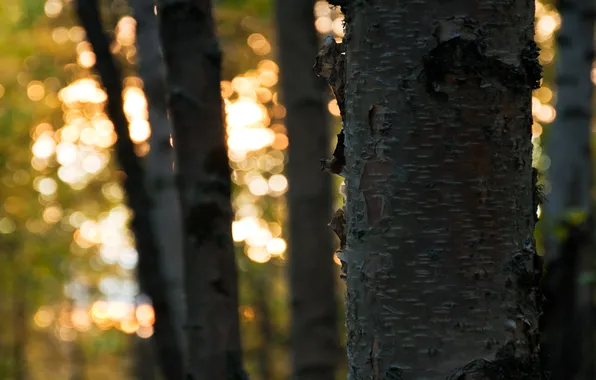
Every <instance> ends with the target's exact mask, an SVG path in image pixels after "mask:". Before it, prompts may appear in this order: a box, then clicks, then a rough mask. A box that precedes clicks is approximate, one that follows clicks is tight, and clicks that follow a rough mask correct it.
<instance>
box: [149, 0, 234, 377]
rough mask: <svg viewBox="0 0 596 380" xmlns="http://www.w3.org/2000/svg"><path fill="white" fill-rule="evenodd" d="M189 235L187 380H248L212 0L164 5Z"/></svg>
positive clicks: (170, 0) (178, 163)
mask: <svg viewBox="0 0 596 380" xmlns="http://www.w3.org/2000/svg"><path fill="white" fill-rule="evenodd" d="M158 6H159V9H158V18H159V20H160V34H161V41H162V46H163V52H164V58H165V63H166V68H167V82H168V93H169V106H170V111H171V117H172V124H173V129H174V150H175V152H176V160H175V161H176V169H177V175H178V189H179V193H180V202H181V205H182V213H183V225H184V232H185V240H184V254H185V289H186V295H187V302H186V304H187V318H186V321H187V322H186V336H187V340H188V350H189V352H188V366H187V374H186V379H188V380H200V379H212V380H220V379H222V380H223V379H236V378H242V377H244V376H245V375H244V371H243V369H242V359H241V347H240V332H239V318H238V289H237V286H238V285H237V272H236V263H235V257H234V244H233V240H232V233H231V222H232V218H233V214H232V208H231V203H230V196H231V178H230V167H229V164H228V155H227V147H226V133H225V129H224V124H223V103H222V99H221V87H220V70H221V53H220V51H219V45H218V41H217V37H216V35H215V31H214V25H213V18H212V14H211V2H210V1H209V0H187V1H173V0H160V1H158Z"/></svg>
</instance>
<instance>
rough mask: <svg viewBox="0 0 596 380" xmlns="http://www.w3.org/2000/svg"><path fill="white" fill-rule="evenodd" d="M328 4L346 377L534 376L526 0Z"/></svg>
mask: <svg viewBox="0 0 596 380" xmlns="http://www.w3.org/2000/svg"><path fill="white" fill-rule="evenodd" d="M333 3H334V4H336V5H341V6H342V11H343V13H344V15H345V20H346V35H345V37H344V40H343V46H339V47H335V48H334V49H328V51H329V52H330V53H335V55H333V54H332V55H331V56H330V57H328V58H327V59H329V60H331V62H336V63H337V62H339V63H340V65H337V64H336V66H335V70H337V72H336V74H338V75H335V76H334V75H331V76H330V78H331V79H333V78H334V77H336V78H339V79H342V76H341V74H342V70H343V67H342V66H341V62H342V60H343V59H341V58H338V57H337V54H338V53H340V52H341V51H342V50H344V49H345V51H346V58H345V62H346V63H345V78H346V79H347V80H346V87H345V96H346V99H345V103H346V104H345V118H344V132H345V159H346V167H345V172H346V187H347V205H346V214H347V245H346V247H345V249H344V253H343V256H344V258H345V261H346V263H347V296H346V308H347V313H346V323H347V328H348V360H349V373H350V374H349V377H350V378H355V379H360V378H385V377H389V378H391V377H393V378H404V379H416V378H421V377H424V378H427V379H445V378H446V377H447V376H449V375H450V374H452V375H451V376H452V377H451V378H453V379H456V378H463V377H466V378H468V377H470V378H481V377H486V376H489V375H488V374H489V373H490V372H491V371H493V372H494V371H496V372H498V373H500V374H501V376H505V377H509V378H516V377H520V376H530V377H532V378H538V377H539V372H540V368H539V365H538V360H537V334H536V333H537V328H538V325H537V321H536V318H537V316H538V310H537V307H536V302H535V295H536V288H535V285H536V284H535V281H534V280H535V278H534V271H533V260H534V259H535V258H534V256H535V249H534V238H533V230H534V224H535V221H536V216H535V212H536V207H535V205H534V204H533V203H534V202H533V196H534V192H535V189H534V187H535V186H534V184H533V181H532V167H531V164H532V160H531V155H532V144H531V133H530V131H531V126H532V117H531V93H532V89H535V88H537V87H538V83H539V80H540V73H541V68H540V65H539V64H538V62H537V57H538V51H537V47H536V44H535V43H534V4H533V3H531V4H530V3H528V2H525V1H516V2H514V3H512V6H511V7H509V8H506V9H505V8H500V9H499V11H498V12H495V10H494V8H493V7H491V5H493V2H492V1H481V2H480V3H479V4H478V6H477V7H470V6H469V4H468V3H467V2H465V1H459V2H458V1H456V2H452V3H451V4H450V6H445V5H444V4H443V3H442V2H441V4H439V2H437V1H426V2H425V3H424V4H418V5H416V4H403V5H401V6H396V5H395V2H393V1H378V2H375V4H374V6H373V5H372V4H369V3H362V2H357V1H341V2H340V1H337V2H333ZM455 15H457V16H455ZM421 20H423V24H421ZM422 25H425V26H422ZM413 30H416V31H418V33H413V32H412V31H413ZM331 46H333V45H331ZM388 52H392V53H388ZM340 84H341V82H340ZM340 92H341V91H340ZM337 93H338V92H337V91H336V94H337ZM338 102H340V99H338ZM340 108H341V106H340ZM336 158H337V157H336ZM458 367H461V368H460V369H459V370H457V371H455V369H457V368H458Z"/></svg>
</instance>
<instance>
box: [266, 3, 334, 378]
mask: <svg viewBox="0 0 596 380" xmlns="http://www.w3.org/2000/svg"><path fill="white" fill-rule="evenodd" d="M313 5H314V2H313V1H303V0H280V1H278V2H277V3H276V18H277V30H278V41H279V42H278V43H279V57H280V73H281V84H282V89H283V93H282V101H283V104H284V105H285V107H286V111H287V113H286V119H285V120H286V127H287V129H288V138H289V141H290V147H289V153H288V156H289V159H288V165H287V175H288V182H289V190H288V208H289V210H288V211H289V228H290V230H289V234H290V240H289V241H290V247H289V249H290V262H289V273H290V287H291V292H290V298H291V301H290V302H291V319H290V320H291V347H292V354H291V357H292V373H293V376H294V377H295V378H296V379H311V380H313V379H328V380H330V379H334V378H335V370H336V367H337V364H338V358H339V349H338V346H339V341H338V336H337V323H336V315H337V307H336V299H335V281H334V280H335V278H334V275H335V264H334V262H333V256H332V253H333V246H332V240H331V239H332V237H331V234H330V230H329V229H328V227H327V223H328V219H329V215H330V211H331V202H332V199H331V179H330V178H329V176H328V175H327V174H325V173H323V172H321V169H320V158H321V157H324V156H325V155H326V152H327V150H328V147H329V127H328V117H327V105H326V102H325V98H324V95H325V92H326V83H325V82H324V81H322V80H321V79H319V78H317V77H316V76H315V75H314V73H313V70H312V66H313V63H314V59H313V57H314V56H315V55H316V52H317V40H318V39H317V33H316V30H315V28H314V17H313ZM307 279H308V280H307Z"/></svg>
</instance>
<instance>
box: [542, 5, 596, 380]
mask: <svg viewBox="0 0 596 380" xmlns="http://www.w3.org/2000/svg"><path fill="white" fill-rule="evenodd" d="M595 10H596V5H595V4H594V1H589V0H588V1H584V0H561V1H559V11H560V12H561V17H562V25H561V29H560V30H559V32H558V35H557V42H558V48H559V50H558V53H557V65H556V70H557V77H556V78H557V79H556V80H557V104H556V111H557V118H556V119H555V121H554V123H553V125H552V127H551V132H550V135H549V140H548V141H549V143H548V146H547V154H548V155H549V157H550V159H551V166H550V168H549V170H548V179H549V181H550V183H551V188H552V190H551V192H550V194H549V197H548V202H547V203H546V204H545V205H544V211H545V212H544V215H545V221H546V223H547V234H546V236H547V239H546V266H547V271H546V274H547V276H546V278H545V295H546V297H547V302H546V304H545V314H546V316H545V321H546V333H545V334H544V335H545V336H544V340H543V341H544V343H545V344H544V346H545V347H547V348H548V350H547V351H548V355H549V357H548V362H549V364H550V365H549V367H550V370H551V371H552V378H553V380H559V379H594V365H593V361H594V360H593V355H594V347H593V346H594V342H593V341H594V337H593V334H591V333H587V331H593V326H592V320H593V318H594V317H593V312H592V310H593V306H592V304H593V290H592V287H593V284H592V283H591V282H589V281H581V280H582V279H583V278H585V277H586V276H585V275H586V274H588V273H592V272H593V271H594V256H593V248H594V246H593V243H594V242H593V229H594V224H593V209H592V208H593V204H592V186H593V170H594V169H593V166H592V155H591V148H590V145H591V134H592V107H593V83H592V80H591V73H592V62H593V59H594V11H595ZM578 280H579V281H578Z"/></svg>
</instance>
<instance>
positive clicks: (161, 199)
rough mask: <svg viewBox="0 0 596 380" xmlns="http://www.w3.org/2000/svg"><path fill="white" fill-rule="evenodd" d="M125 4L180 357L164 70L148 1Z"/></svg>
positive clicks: (175, 204) (178, 241) (176, 220)
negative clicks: (148, 130)
mask: <svg viewBox="0 0 596 380" xmlns="http://www.w3.org/2000/svg"><path fill="white" fill-rule="evenodd" d="M129 2H130V6H131V8H132V13H133V16H134V18H135V20H136V22H137V25H136V37H137V38H136V44H137V57H138V58H137V61H138V73H139V76H140V77H141V79H142V80H143V90H144V92H145V97H146V99H147V108H148V112H149V124H150V125H151V136H150V137H149V146H150V150H149V153H147V156H146V158H145V165H146V169H147V189H148V191H149V192H150V195H151V197H152V200H153V209H152V210H151V215H152V221H153V225H154V226H155V231H156V234H157V236H156V238H157V241H158V243H159V248H160V249H159V252H160V270H162V271H163V278H164V280H165V283H164V284H162V286H163V287H164V288H165V291H166V293H167V297H168V298H169V300H170V301H169V302H170V305H171V310H170V312H171V313H172V316H171V318H172V320H173V321H174V329H175V335H174V336H172V337H171V339H172V340H173V341H174V342H175V343H174V344H176V345H177V346H179V348H178V350H179V352H181V353H183V354H185V353H186V344H185V343H186V341H185V336H184V332H183V330H182V327H183V325H184V320H185V313H186V307H185V304H184V301H185V297H184V283H183V269H182V268H183V265H184V262H183V261H184V258H183V256H182V220H181V218H182V216H181V212H180V202H179V200H178V190H177V189H176V183H175V177H174V170H173V166H172V163H173V150H172V147H171V145H170V134H171V133H172V128H171V125H170V121H169V120H168V109H167V105H166V97H165V94H166V84H165V67H164V63H163V58H162V56H161V49H160V45H159V44H157V43H155V41H159V23H158V21H157V17H156V16H155V13H154V5H153V1H148V0H129ZM152 342H153V340H152Z"/></svg>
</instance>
